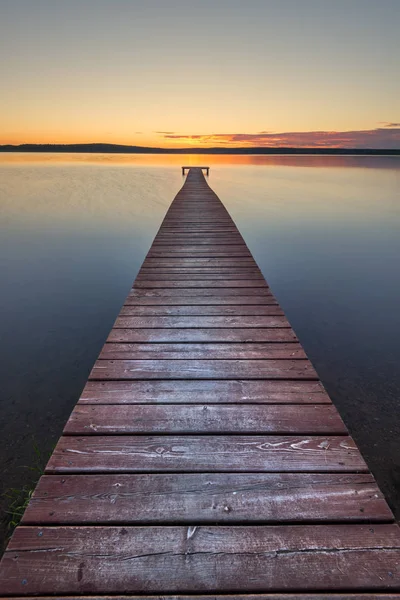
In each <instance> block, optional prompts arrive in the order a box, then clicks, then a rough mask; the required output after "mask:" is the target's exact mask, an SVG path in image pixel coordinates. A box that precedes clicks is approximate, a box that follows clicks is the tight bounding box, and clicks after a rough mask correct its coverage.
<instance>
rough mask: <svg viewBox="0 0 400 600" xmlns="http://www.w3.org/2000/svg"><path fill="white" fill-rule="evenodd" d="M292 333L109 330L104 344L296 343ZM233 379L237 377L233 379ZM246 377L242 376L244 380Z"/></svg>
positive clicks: (266, 330)
mask: <svg viewBox="0 0 400 600" xmlns="http://www.w3.org/2000/svg"><path fill="white" fill-rule="evenodd" d="M297 341H298V340H297V337H296V335H295V333H294V331H293V329H291V328H289V327H286V328H278V327H277V328H264V329H257V328H255V327H250V328H247V329H239V328H237V329H216V328H212V329H210V328H196V329H190V328H185V329H178V328H177V327H175V328H172V329H165V328H163V329H154V328H151V329H145V328H143V329H112V330H111V332H110V335H109V336H108V338H107V342H122V343H126V342H128V343H130V342H146V343H153V342H157V343H159V342H161V343H162V342H168V343H169V342H174V343H198V342H211V343H219V342H223V343H229V342H243V343H247V342H255V343H258V342H297ZM236 377H240V376H239V375H236ZM246 377H247V376H246V375H244V378H246Z"/></svg>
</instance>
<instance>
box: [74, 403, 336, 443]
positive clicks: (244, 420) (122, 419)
mask: <svg viewBox="0 0 400 600" xmlns="http://www.w3.org/2000/svg"><path fill="white" fill-rule="evenodd" d="M64 433H65V434H68V435H104V434H108V433H112V434H113V435H114V434H131V433H147V434H152V433H154V434H160V433H170V434H186V433H193V434H197V433H206V434H210V433H218V434H229V433H235V434H236V433H239V434H246V433H257V434H266V433H268V434H270V433H273V434H282V435H284V434H287V433H294V434H296V435H297V434H310V435H312V434H320V433H323V434H330V435H334V434H339V435H340V434H346V433H347V430H346V427H345V426H344V423H343V421H342V419H341V418H340V417H339V413H338V412H337V410H336V408H335V407H334V406H332V405H323V404H322V405H321V404H320V405H314V406H313V405H301V404H288V405H283V406H282V405H277V406H276V405H269V406H261V405H247V404H243V405H241V406H232V405H230V406H226V405H225V406H215V405H212V406H210V405H207V404H205V405H203V406H193V405H189V406H186V405H177V406H176V405H175V406H171V405H167V404H164V405H149V404H119V405H111V406H107V405H104V404H102V405H97V406H89V405H87V404H77V405H76V406H75V408H74V410H73V411H72V414H71V416H70V418H69V420H68V422H67V424H66V425H65V428H64Z"/></svg>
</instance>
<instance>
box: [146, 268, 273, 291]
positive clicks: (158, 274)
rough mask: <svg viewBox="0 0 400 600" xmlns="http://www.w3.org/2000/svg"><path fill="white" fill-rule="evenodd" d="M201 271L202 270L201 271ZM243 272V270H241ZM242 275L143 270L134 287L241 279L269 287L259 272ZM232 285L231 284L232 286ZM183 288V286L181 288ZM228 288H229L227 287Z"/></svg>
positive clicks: (252, 271)
mask: <svg viewBox="0 0 400 600" xmlns="http://www.w3.org/2000/svg"><path fill="white" fill-rule="evenodd" d="M202 271H203V269H202ZM242 271H243V269H242ZM244 271H245V272H244V273H243V272H242V273H240V272H238V271H235V272H232V273H231V272H227V273H226V272H223V273H221V272H220V271H219V270H218V273H213V272H210V271H209V270H208V271H207V272H206V273H203V272H202V273H194V272H193V271H192V272H190V273H185V272H183V273H182V271H181V269H177V270H176V271H174V270H173V271H170V270H169V269H157V268H154V269H147V270H145V269H143V270H142V271H141V272H140V274H139V275H138V276H137V277H136V280H135V287H136V284H137V283H138V282H141V281H159V282H161V281H182V282H184V281H185V282H192V281H207V280H213V281H218V280H222V281H229V280H233V282H234V281H235V280H236V281H237V280H241V279H245V280H248V281H255V282H259V281H262V282H263V285H262V286H261V287H269V286H268V285H267V284H266V283H265V279H264V278H263V276H262V275H261V273H260V272H259V271H256V270H255V269H252V270H249V271H248V270H247V269H244ZM232 285H233V284H232ZM182 287H185V286H182ZM228 287H230V286H228ZM233 287H235V285H233ZM255 287H260V286H255Z"/></svg>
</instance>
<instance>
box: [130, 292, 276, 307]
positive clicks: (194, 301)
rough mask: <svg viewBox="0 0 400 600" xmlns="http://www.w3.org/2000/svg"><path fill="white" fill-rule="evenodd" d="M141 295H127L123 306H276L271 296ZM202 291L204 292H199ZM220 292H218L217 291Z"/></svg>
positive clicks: (150, 293) (152, 293) (146, 293)
mask: <svg viewBox="0 0 400 600" xmlns="http://www.w3.org/2000/svg"><path fill="white" fill-rule="evenodd" d="M141 291H142V292H145V293H142V294H137V293H134V294H129V296H128V297H127V299H126V300H125V306H182V307H185V306H239V307H242V306H243V307H244V306H258V307H260V306H278V303H277V301H276V299H275V298H274V296H272V294H267V295H262V296H255V295H251V296H241V295H236V294H235V295H225V294H224V295H220V294H218V296H209V295H208V296H207V295H206V296H196V295H191V296H188V295H187V294H186V295H185V296H184V297H182V296H165V295H162V296H160V295H159V294H158V292H150V290H141ZM199 291H204V290H199ZM219 291H220V290H219Z"/></svg>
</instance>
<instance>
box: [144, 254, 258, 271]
mask: <svg viewBox="0 0 400 600" xmlns="http://www.w3.org/2000/svg"><path fill="white" fill-rule="evenodd" d="M256 264H257V263H256V262H255V260H254V258H240V257H233V258H223V257H220V258H181V257H178V256H177V257H176V258H167V257H166V258H146V259H145V261H144V263H143V267H145V268H146V269H150V268H151V267H215V268H216V269H218V268H220V267H235V268H240V267H252V266H256Z"/></svg>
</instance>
